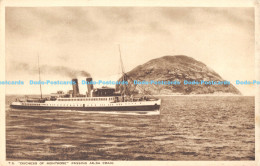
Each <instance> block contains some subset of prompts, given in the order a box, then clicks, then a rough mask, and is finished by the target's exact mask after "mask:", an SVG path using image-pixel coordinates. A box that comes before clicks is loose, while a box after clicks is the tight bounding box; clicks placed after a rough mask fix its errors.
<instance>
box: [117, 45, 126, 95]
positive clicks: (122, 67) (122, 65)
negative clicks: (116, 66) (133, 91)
mask: <svg viewBox="0 0 260 166" xmlns="http://www.w3.org/2000/svg"><path fill="white" fill-rule="evenodd" d="M118 50H119V56H120V64H121V69H122V75H123V78H122V81H123V82H124V81H125V69H124V64H123V60H122V56H121V49H120V45H118ZM125 90H126V87H125V85H124V90H123V94H124V95H125Z"/></svg>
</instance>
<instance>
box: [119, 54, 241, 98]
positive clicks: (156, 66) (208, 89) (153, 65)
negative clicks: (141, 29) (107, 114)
mask: <svg viewBox="0 0 260 166" xmlns="http://www.w3.org/2000/svg"><path fill="white" fill-rule="evenodd" d="M124 80H127V81H128V83H129V85H128V87H127V89H128V91H129V92H130V91H131V92H133V93H140V92H141V91H143V92H145V93H147V94H153V95H174V94H180V95H197V94H233V95H240V94H241V93H240V92H239V90H238V89H237V88H236V87H234V86H233V85H232V84H231V83H230V84H222V85H205V84H197V85H187V84H186V85H185V84H184V81H186V82H187V81H189V82H192V81H193V82H194V81H195V82H196V81H197V82H200V81H201V80H203V81H217V82H226V80H224V79H223V78H221V76H220V75H219V74H217V73H216V72H215V71H213V70H212V69H210V68H209V67H208V66H206V65H205V64H203V63H202V62H200V61H197V60H195V59H193V58H191V57H188V56H184V55H176V56H163V57H161V58H156V59H152V60H150V61H148V62H147V63H145V64H143V65H139V66H137V67H135V68H134V69H133V70H131V71H129V72H127V73H126V76H125V78H124ZM134 80H137V81H144V80H145V81H150V80H153V81H177V82H180V84H179V85H176V84H171V85H155V84H148V85H138V86H137V85H135V84H134ZM119 81H122V77H121V78H120V79H119ZM116 88H119V89H122V87H121V86H120V85H118V86H117V87H116Z"/></svg>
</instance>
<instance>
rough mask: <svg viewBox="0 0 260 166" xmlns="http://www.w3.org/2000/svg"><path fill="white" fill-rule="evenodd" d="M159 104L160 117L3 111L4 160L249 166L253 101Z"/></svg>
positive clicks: (171, 101) (172, 99) (157, 114)
mask: <svg viewBox="0 0 260 166" xmlns="http://www.w3.org/2000/svg"><path fill="white" fill-rule="evenodd" d="M12 99H13V97H8V96H7V100H6V101H7V102H10V101H11V100H12ZM162 100H163V105H162V108H161V112H115V111H113V112H84V111H74V110H17V109H10V108H9V106H8V105H7V106H6V154H7V159H8V160H254V158H255V157H254V156H255V149H254V146H255V136H254V131H255V128H254V109H255V105H254V97H236V96H232V97H230V96H226V97H223V96H222V97H217V96H213V97H205V96H201V97H188V98H187V97H183V96H180V97H162ZM7 104H8V103H7Z"/></svg>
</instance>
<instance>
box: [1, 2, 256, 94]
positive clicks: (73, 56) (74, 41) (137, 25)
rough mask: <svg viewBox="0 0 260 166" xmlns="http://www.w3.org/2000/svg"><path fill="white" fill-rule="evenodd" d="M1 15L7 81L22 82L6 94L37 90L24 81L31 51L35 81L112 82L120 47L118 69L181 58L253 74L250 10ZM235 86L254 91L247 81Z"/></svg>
mask: <svg viewBox="0 0 260 166" xmlns="http://www.w3.org/2000/svg"><path fill="white" fill-rule="evenodd" d="M5 18H6V20H5V44H6V58H5V59H6V80H24V81H25V84H26V85H23V88H21V86H10V85H9V86H7V87H6V93H7V94H15V93H21V94H28V93H31V94H37V93H39V86H37V85H33V86H32V85H28V84H29V80H38V70H37V68H38V56H39V58H40V67H41V70H42V74H41V79H42V80H62V81H63V80H70V79H71V77H76V76H77V77H78V78H79V80H81V79H84V78H85V76H86V75H91V76H92V77H93V79H95V80H99V79H102V80H111V79H114V80H116V79H117V78H118V77H119V76H120V71H121V70H120V61H119V51H118V45H119V44H120V47H121V53H122V59H123V63H124V68H125V71H130V70H131V69H133V68H135V67H136V66H138V65H141V64H143V63H145V62H147V61H149V60H151V59H154V58H159V57H162V56H165V55H186V56H189V57H192V58H194V59H196V60H198V61H201V62H203V63H205V64H206V65H207V66H208V67H210V68H211V69H213V70H214V71H216V72H217V73H218V74H219V75H220V76H221V77H222V78H223V79H225V80H228V81H231V83H233V84H234V83H235V81H236V80H241V81H245V80H254V79H255V58H254V8H228V7H225V8H213V7H207V8H199V7H196V8H191V7H7V8H6V16H5ZM67 70H69V71H73V73H72V75H73V76H71V73H70V74H68V73H66V71H67ZM75 73H85V75H82V74H75ZM74 75H75V76H74ZM235 86H236V87H237V88H238V89H239V90H240V91H241V92H242V94H244V95H254V91H255V90H254V87H253V86H246V85H235ZM60 89H63V90H64V89H66V90H68V89H71V86H70V85H65V86H58V87H57V86H56V87H55V86H53V87H49V86H43V93H46V94H48V93H51V92H56V91H57V90H60ZM85 90H86V87H85V86H82V87H80V91H81V92H82V93H84V92H85Z"/></svg>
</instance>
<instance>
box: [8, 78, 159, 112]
mask: <svg viewBox="0 0 260 166" xmlns="http://www.w3.org/2000/svg"><path fill="white" fill-rule="evenodd" d="M72 81H73V82H75V84H73V85H72V89H73V90H72V91H69V92H68V93H67V94H64V92H62V91H58V92H57V93H55V94H52V95H51V96H50V97H46V98H39V99H37V98H36V99H33V98H30V99H17V101H15V102H13V103H11V108H16V109H36V110H53V109H55V110H81V111H156V110H157V111H159V109H160V105H161V100H160V99H153V98H149V97H146V96H143V97H138V98H136V97H133V96H127V95H122V94H120V93H116V92H115V88H110V87H102V88H95V89H94V88H93V84H88V85H87V88H88V92H87V93H86V95H82V94H80V93H79V87H78V80H77V79H73V80H72ZM86 81H88V82H90V81H92V78H87V79H86Z"/></svg>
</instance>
